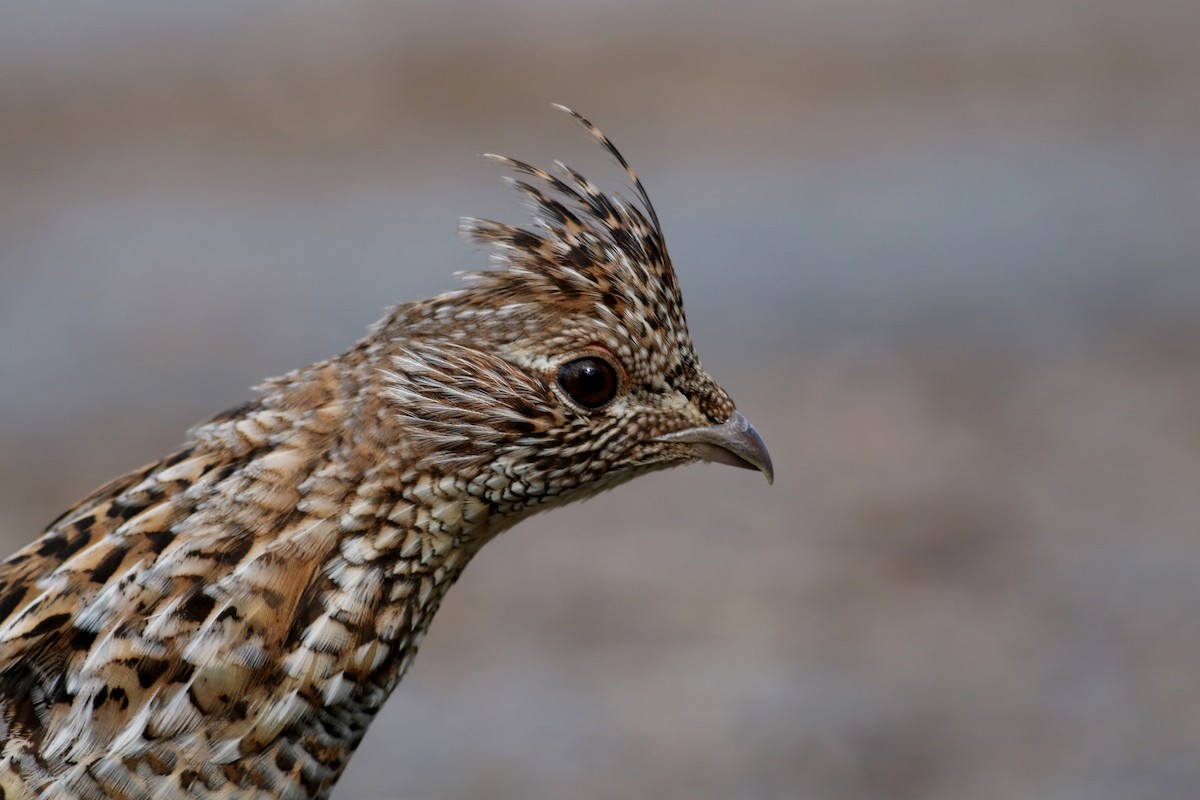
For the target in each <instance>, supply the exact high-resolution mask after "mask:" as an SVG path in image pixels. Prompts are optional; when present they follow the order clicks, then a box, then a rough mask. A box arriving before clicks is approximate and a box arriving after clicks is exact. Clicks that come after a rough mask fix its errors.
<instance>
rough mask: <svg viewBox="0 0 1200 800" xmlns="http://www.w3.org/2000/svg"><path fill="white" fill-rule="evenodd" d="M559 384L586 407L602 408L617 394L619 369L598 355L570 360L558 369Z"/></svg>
mask: <svg viewBox="0 0 1200 800" xmlns="http://www.w3.org/2000/svg"><path fill="white" fill-rule="evenodd" d="M558 385H559V386H561V387H562V390H563V391H564V392H566V393H567V394H568V395H569V396H570V397H571V399H572V400H574V401H575V402H576V403H579V405H581V406H583V407H584V408H592V409H595V408H600V407H601V406H603V405H605V404H606V403H608V402H609V401H611V400H612V399H613V398H614V397H616V396H617V389H618V388H619V387H620V385H621V381H620V379H619V378H618V377H617V370H616V368H615V367H613V365H612V364H610V363H609V362H608V361H606V360H604V359H603V358H600V357H598V356H584V357H583V358H577V359H575V360H574V361H568V362H567V363H566V364H563V365H562V367H561V368H559V370H558Z"/></svg>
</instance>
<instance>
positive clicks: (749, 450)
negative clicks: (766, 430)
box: [655, 411, 775, 483]
mask: <svg viewBox="0 0 1200 800" xmlns="http://www.w3.org/2000/svg"><path fill="white" fill-rule="evenodd" d="M655 441H657V442H680V443H684V444H690V445H691V446H692V451H693V452H694V453H695V454H696V457H697V458H701V459H703V460H705V461H715V462H716V463H718V464H729V465H731V466H734V467H742V468H743V469H756V470H759V471H760V472H762V474H763V475H765V476H766V478H767V483H774V482H775V471H774V470H773V469H772V467H771V454H770V453H768V452H767V446H766V444H764V443H763V440H762V437H761V436H759V435H758V431H756V430H754V426H753V425H751V424H750V420H748V419H746V418H745V417H743V416H742V415H741V413H740V412H738V411H735V412H733V415H732V416H731V417H730V418H729V419H727V420H725V422H724V423H723V424H721V425H705V426H703V427H699V428H688V429H686V430H682V431H675V432H674V433H668V434H666V435H665V436H658V437H656V438H655Z"/></svg>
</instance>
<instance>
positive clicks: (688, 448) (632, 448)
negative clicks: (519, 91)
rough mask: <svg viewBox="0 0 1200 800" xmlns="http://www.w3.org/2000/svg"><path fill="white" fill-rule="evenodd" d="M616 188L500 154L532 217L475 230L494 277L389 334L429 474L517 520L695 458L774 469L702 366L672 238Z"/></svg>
mask: <svg viewBox="0 0 1200 800" xmlns="http://www.w3.org/2000/svg"><path fill="white" fill-rule="evenodd" d="M563 110H564V111H567V112H568V113H571V114H572V115H573V116H575V117H576V119H578V120H579V121H580V122H581V123H582V124H583V125H584V126H585V127H586V128H587V130H588V131H589V132H590V133H591V135H592V136H593V137H594V138H595V139H596V140H597V141H598V142H599V143H600V144H601V145H602V146H603V147H604V148H605V149H606V150H607V151H608V152H609V153H610V154H611V155H612V156H613V157H614V158H615V159H616V160H617V162H618V163H619V164H620V165H621V166H622V167H624V169H625V171H626V173H627V174H628V176H629V179H630V181H631V182H632V185H633V188H634V190H635V192H636V195H637V202H631V201H629V200H627V199H626V198H624V197H622V196H621V195H619V194H604V193H602V192H601V191H600V190H599V189H597V187H596V186H595V185H594V184H593V183H592V182H591V181H589V180H588V179H587V178H585V177H584V176H583V175H581V174H580V173H578V172H577V171H575V170H573V169H571V168H570V167H567V166H566V165H564V164H562V163H561V162H556V165H555V170H554V171H547V170H543V169H541V168H539V167H535V166H532V165H530V164H527V163H524V162H521V161H517V160H514V159H510V158H503V157H498V156H489V157H491V158H494V159H496V160H498V161H500V162H502V163H504V164H505V165H507V166H508V167H510V168H511V169H512V170H513V171H514V172H515V173H516V175H515V176H514V177H512V178H510V181H511V183H512V184H513V186H514V187H515V188H516V189H517V190H518V191H520V192H521V193H522V194H523V195H524V196H525V197H526V199H527V200H528V201H529V204H530V206H531V208H532V210H533V213H534V219H533V225H532V226H530V227H527V228H522V227H518V226H512V225H506V224H502V223H498V222H492V221H489V220H479V219H466V220H463V223H462V231H463V233H464V235H465V236H466V237H468V238H469V239H471V240H473V241H476V242H479V243H483V244H485V245H487V246H488V247H489V248H490V249H491V253H492V261H493V262H494V264H495V266H496V268H495V269H490V270H485V271H480V272H474V273H468V274H467V275H466V276H465V277H466V280H467V282H468V286H467V288H465V289H462V290H459V291H455V292H450V293H448V294H444V295H441V296H440V297H437V298H434V299H432V300H429V301H426V302H423V303H415V304H408V305H404V306H399V307H397V309H396V310H395V312H393V315H392V316H391V317H389V318H388V319H387V320H385V321H384V323H382V328H381V331H382V332H383V333H384V334H385V338H386V339H387V341H388V342H389V345H390V347H391V352H390V359H391V364H390V366H389V367H388V371H387V373H386V374H387V381H388V388H387V390H386V393H387V395H388V397H389V398H390V400H391V401H392V402H393V404H394V405H395V406H396V407H398V409H399V416H400V418H401V420H402V422H403V424H404V425H405V428H406V433H407V436H408V438H409V439H411V440H413V441H415V442H417V443H418V444H417V446H418V447H419V448H421V451H422V453H423V458H424V461H425V464H426V466H427V467H430V468H433V469H435V470H438V471H440V472H442V473H443V474H455V475H470V476H472V477H471V478H470V480H471V481H472V484H473V490H474V491H475V493H477V494H480V495H482V496H484V497H486V499H487V500H488V502H490V503H491V504H492V505H493V506H494V507H497V508H498V509H499V510H501V511H502V512H513V511H521V510H524V509H531V508H533V507H536V506H539V505H542V504H545V503H549V502H561V501H568V500H574V499H579V498H582V497H587V496H590V495H593V494H595V493H597V492H600V491H603V490H605V489H607V488H610V487H612V486H613V485H615V484H617V483H621V482H624V481H625V480H628V479H630V478H633V477H635V476H637V475H639V474H642V473H645V472H650V471H653V470H657V469H663V468H666V467H670V466H674V465H677V464H682V463H686V462H690V461H696V460H707V461H715V462H720V463H725V464H731V465H734V466H739V467H745V468H749V469H756V470H760V471H761V472H762V473H763V474H764V475H765V476H766V478H767V480H768V482H770V481H771V480H772V479H773V472H772V466H771V459H770V456H769V455H768V453H767V449H766V446H765V445H764V444H763V441H762V438H761V437H760V436H759V434H758V432H757V431H756V430H755V429H754V427H753V426H752V425H750V423H749V422H748V421H747V420H746V419H745V417H743V416H742V415H741V414H740V413H739V412H738V411H737V410H736V408H735V406H734V404H733V401H732V400H731V399H730V397H729V395H728V393H727V392H726V391H725V390H724V389H723V388H721V387H720V386H719V385H718V384H717V383H716V382H715V381H713V379H712V378H710V377H709V376H708V374H707V373H706V372H705V371H704V370H703V369H702V368H701V366H700V361H699V359H698V358H697V356H696V352H695V348H694V347H693V345H692V341H691V337H690V336H689V334H688V328H687V320H686V318H685V316H684V311H683V302H682V299H681V297H680V292H679V284H678V281H677V280H676V277H675V272H674V269H673V268H672V266H671V261H670V258H669V257H668V255H667V249H666V243H665V241H664V239H663V234H662V227H661V225H660V223H659V220H658V216H657V214H656V213H655V211H654V207H653V206H652V205H651V203H650V199H649V196H648V195H647V193H646V190H645V188H644V187H643V185H642V183H641V181H640V180H639V179H638V177H637V176H636V175H635V174H634V172H633V170H632V169H630V167H629V165H628V163H627V162H626V160H625V158H624V157H623V156H622V155H621V154H620V152H619V151H618V150H617V149H616V147H614V146H613V144H612V143H611V142H610V141H609V140H608V138H607V137H606V136H605V135H604V134H603V133H601V132H600V131H599V130H598V129H597V128H596V127H595V126H594V125H593V124H592V123H591V122H589V121H588V120H586V119H584V118H583V117H582V116H580V115H578V114H576V113H575V112H572V111H569V110H568V109H563Z"/></svg>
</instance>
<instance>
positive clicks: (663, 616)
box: [0, 0, 1200, 800]
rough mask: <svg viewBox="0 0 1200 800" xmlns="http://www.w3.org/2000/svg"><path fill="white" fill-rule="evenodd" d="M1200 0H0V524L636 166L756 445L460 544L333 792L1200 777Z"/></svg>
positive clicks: (1136, 781) (790, 794)
mask: <svg viewBox="0 0 1200 800" xmlns="http://www.w3.org/2000/svg"><path fill="white" fill-rule="evenodd" d="M1198 32H1200V5H1198V4H1196V3H1191V2H1171V0H1150V2H1141V3H1128V2H1123V1H1121V0H1095V1H1094V2H1085V1H1084V0H1077V1H1072V0H1051V1H1050V2H1034V0H1020V1H1019V2H1011V3H988V2H984V1H983V0H901V1H899V2H897V1H896V0H886V1H885V0H873V1H871V2H858V1H857V0H855V1H853V2H842V3H824V2H816V0H804V1H803V2H799V3H792V4H786V3H767V2H760V3H750V4H738V5H737V6H736V10H735V6H734V5H732V4H731V5H727V6H726V7H725V10H724V11H716V10H711V9H705V8H701V6H700V5H699V4H689V3H684V2H676V3H669V4H663V5H656V6H653V7H643V5H642V4H634V3H624V2H608V3H603V4H599V5H591V4H589V5H584V4H582V3H580V4H572V5H562V4H553V3H544V2H535V1H534V0H529V1H528V2H521V3H517V4H512V5H507V6H504V7H492V6H488V7H477V6H475V5H473V4H470V3H466V2H455V3H441V4H432V3H428V4H423V3H413V4H389V3H383V2H366V1H365V0H363V1H361V2H359V1H357V0H356V1H355V2H338V3H335V2H331V1H330V0H311V2H306V3H283V2H273V3H265V4H254V5H253V6H246V5H244V4H240V3H233V2H217V3H204V4H187V3H183V2H179V1H178V0H175V1H172V2H159V3H157V4H153V5H148V4H143V3H134V2H129V1H128V0H111V2H105V3H103V4H86V5H81V6H78V7H73V8H72V9H71V10H70V11H67V10H65V9H61V8H56V7H55V6H53V5H44V4H35V3H32V2H23V1H20V2H7V3H2V4H0V532H2V534H0V535H2V537H3V543H4V546H5V548H7V549H12V548H15V547H16V546H17V545H18V544H20V543H22V542H24V541H27V540H29V539H31V538H32V537H34V536H35V535H36V534H37V532H38V531H39V529H40V528H41V527H42V526H43V525H44V524H45V523H46V522H48V521H49V520H50V519H51V518H52V517H54V516H55V515H56V514H57V513H58V512H59V511H61V510H62V509H63V508H65V507H66V506H67V505H69V504H71V503H73V502H74V501H75V500H77V499H78V498H80V497H81V496H82V495H84V494H85V493H87V492H88V491H89V490H90V489H92V488H93V487H94V486H96V485H98V484H100V483H102V482H103V481H105V480H107V479H108V478H111V477H113V476H115V475H117V474H119V473H121V472H123V471H125V470H127V469H129V468H132V467H134V466H136V465H138V464H140V463H142V462H144V461H148V460H151V459H153V458H155V457H157V456H159V455H161V454H163V453H164V452H166V451H167V450H168V449H169V448H170V447H172V446H173V445H174V444H175V443H177V442H178V441H179V440H180V439H181V437H182V434H183V431H184V430H185V429H186V428H187V427H188V426H189V425H190V424H192V423H194V422H196V421H197V420H199V419H201V418H204V417H206V416H208V415H210V414H212V413H214V412H216V411H218V410H220V409H222V408H225V407H228V406H232V405H235V404H237V403H238V402H240V401H242V400H244V399H246V398H247V397H248V396H249V394H250V393H249V390H248V387H249V386H250V385H252V384H254V383H256V382H257V381H258V380H259V379H261V378H263V377H265V376H268V375H272V374H277V373H280V372H283V371H286V370H288V369H290V368H292V367H295V366H299V365H301V364H304V363H306V362H308V361H311V360H314V359H317V358H321V357H325V356H327V355H330V354H332V353H335V352H338V351H339V350H341V349H343V348H344V347H345V346H347V345H348V344H349V343H350V342H352V341H353V340H354V339H355V338H356V337H357V336H358V335H359V334H360V333H361V331H362V330H363V329H364V327H365V326H366V325H367V324H368V323H369V322H371V321H372V320H373V319H375V318H376V317H377V316H378V315H379V314H380V312H381V310H382V308H383V306H385V305H387V304H390V303H391V302H395V301H398V300H403V299H413V298H418V297H422V296H425V295H428V294H430V293H432V292H434V291H438V290H440V289H443V288H447V287H449V286H451V285H452V282H451V279H450V273H451V272H453V271H454V270H457V269H467V268H476V267H479V266H481V265H482V264H483V263H484V260H485V257H484V255H483V254H482V253H479V252H477V251H474V250H472V249H471V248H469V247H466V246H463V245H461V244H460V243H459V242H458V241H457V239H456V237H455V233H454V227H455V218H456V217H457V216H458V215H460V214H477V215H485V216H493V217H496V216H499V217H501V218H504V219H506V220H517V219H520V217H521V214H522V213H523V212H522V211H521V210H520V208H519V207H518V206H517V204H516V203H515V202H514V201H513V199H512V198H510V197H509V195H508V193H506V191H505V189H504V188H503V186H502V184H501V183H500V181H499V180H498V170H496V168H495V166H494V165H491V164H489V163H486V162H483V161H481V160H480V159H477V158H475V155H476V154H477V153H480V152H485V151H497V152H502V153H509V154H512V155H515V156H519V157H524V158H529V159H532V160H536V161H541V162H545V161H547V160H548V159H550V158H552V157H556V156H563V157H566V158H568V159H569V160H570V161H572V162H578V163H580V164H581V165H582V166H585V167H587V168H588V171H589V172H595V173H600V172H605V171H606V170H607V174H609V175H612V176H613V178H614V181H615V179H616V178H617V177H619V176H618V173H617V171H616V168H615V167H612V166H607V165H606V162H605V161H604V160H603V159H602V158H601V157H600V156H599V155H598V154H596V153H595V151H594V148H592V147H591V146H590V145H589V144H588V142H587V141H586V138H585V137H584V136H583V135H582V134H581V133H580V132H579V131H577V130H576V129H575V128H574V127H572V125H571V124H570V123H569V120H567V119H566V118H564V117H562V116H561V115H556V114H554V113H553V112H551V111H550V110H549V108H548V104H549V103H550V102H551V101H557V102H564V103H568V104H571V105H573V106H575V107H577V108H579V109H580V110H582V111H584V112H586V113H588V114H589V115H591V116H593V117H594V118H595V119H596V120H597V121H598V122H599V123H600V124H601V125H602V126H603V127H604V128H605V130H606V131H607V132H608V133H609V134H610V135H611V136H612V137H613V138H614V139H615V140H616V141H617V143H618V144H619V145H620V146H621V147H622V148H623V149H624V151H625V152H626V155H627V156H628V157H629V158H630V159H631V161H632V162H633V163H634V165H635V167H636V168H638V170H639V171H640V173H641V174H642V176H643V178H644V179H645V180H646V182H647V183H648V185H649V187H650V191H651V194H652V196H653V197H654V199H655V202H656V204H657V205H658V208H659V211H660V214H661V216H662V218H663V221H664V224H665V227H666V230H667V234H668V239H669V241H670V244H671V247H672V253H673V255H674V257H675V260H676V263H677V268H678V271H679V274H680V278H681V281H682V283H683V286H684V290H685V294H686V299H687V303H688V309H689V313H690V317H691V324H692V329H693V334H694V338H695V339H696V341H697V346H698V349H699V352H700V353H701V356H702V357H703V358H704V359H705V364H706V366H707V367H708V368H709V370H710V371H711V372H712V373H713V374H714V375H715V376H716V377H717V378H718V380H720V381H722V382H723V383H724V384H725V385H726V386H727V387H729V388H730V390H731V391H732V393H733V395H734V397H735V399H737V401H738V402H739V404H740V406H741V408H742V409H743V411H745V413H746V414H747V416H749V417H750V418H751V419H752V420H754V421H755V423H756V424H757V425H758V426H759V428H760V430H761V431H762V433H763V435H764V436H765V437H766V439H767V441H768V443H769V444H770V447H771V452H772V455H773V456H774V459H775V464H776V473H777V475H778V478H777V480H776V484H775V486H774V487H770V488H768V487H767V486H766V485H765V484H763V482H762V481H761V478H758V477H756V476H754V475H752V474H750V473H748V472H745V473H744V472H738V471H734V470H730V469H727V468H722V467H715V466H695V467H689V468H686V469H681V470H676V471H674V472H671V473H667V474H662V475H656V476H652V477H650V478H647V479H644V480H642V481H639V482H637V483H635V484H633V485H630V486H628V487H625V488H622V489H621V490H619V491H617V492H615V493H611V494H609V495H606V496H604V497H601V498H598V499H596V500H593V501H590V502H588V503H586V504H583V505H580V506H573V507H569V508H567V509H564V510H559V511H557V512H554V513H551V514H548V515H545V516H543V517H540V518H537V519H535V520H533V521H531V522H530V523H528V524H525V525H523V526H521V527H520V528H518V529H517V530H515V531H513V532H511V533H509V534H507V535H505V536H504V537H502V538H501V539H500V540H499V541H497V542H495V543H493V544H491V545H489V547H488V548H487V550H485V551H484V553H483V554H482V555H481V556H480V558H479V559H478V560H477V561H476V563H475V564H473V565H472V567H471V568H470V569H469V570H468V571H467V574H466V576H465V577H464V579H463V581H462V582H461V584H460V585H459V586H458V587H456V589H455V590H454V591H453V592H451V594H450V596H449V599H448V601H447V603H446V605H445V607H444V609H443V611H442V613H441V614H440V615H439V618H438V619H437V621H436V622H435V624H434V626H433V629H432V631H431V633H430V635H429V637H428V639H427V640H426V644H425V646H424V649H423V653H422V656H421V658H419V659H418V660H417V662H416V666H415V667H414V669H413V671H412V672H411V674H410V675H409V677H408V678H407V679H406V680H405V682H404V683H403V684H401V688H400V690H399V691H398V692H397V693H396V695H395V696H394V697H393V699H392V700H391V702H390V703H389V705H388V707H387V709H386V711H385V712H384V713H383V714H382V716H381V717H380V718H379V719H378V721H377V722H376V723H375V726H374V728H373V729H372V731H371V733H370V735H368V737H367V740H366V742H365V744H364V745H363V747H362V748H361V749H360V751H359V754H358V756H357V757H356V759H355V761H354V762H353V763H352V765H351V767H350V769H349V771H348V773H347V775H346V777H345V779H344V780H343V783H342V784H341V786H340V787H339V792H338V793H337V795H336V796H337V797H340V798H344V799H346V800H349V799H352V798H362V799H366V798H397V799H398V800H424V799H425V798H442V799H444V800H456V799H457V798H474V797H488V798H522V799H523V798H530V797H547V798H557V797H571V798H614V797H615V798H642V797H656V798H688V800H706V799H707V798H713V800H716V799H717V798H721V799H722V800H725V799H727V798H747V799H749V798H815V799H819V800H826V799H828V798H836V799H838V800H841V799H843V798H844V799H846V800H859V799H860V798H861V799H862V800H867V799H868V798H888V799H889V800H893V799H896V798H900V799H903V798H921V799H922V800H942V799H945V800H959V799H960V798H973V800H992V799H995V800H1002V799H1003V800H1008V799H1012V800H1018V799H1025V798H1040V799H1042V800H1058V799H1060V798H1061V799H1063V800H1074V799H1075V798H1080V799H1082V798H1088V800H1101V799H1104V798H1112V800H1117V799H1118V798H1122V799H1123V798H1131V797H1136V798H1156V799H1158V800H1166V799H1168V798H1181V799H1182V798H1188V799H1189V800H1190V799H1191V798H1196V797H1200V532H1198V530H1197V524H1198V521H1200V360H1198V356H1200V224H1198V223H1200V133H1198V131H1200V79H1198V78H1200V48H1198V47H1197V45H1196V41H1197V34H1198Z"/></svg>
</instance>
